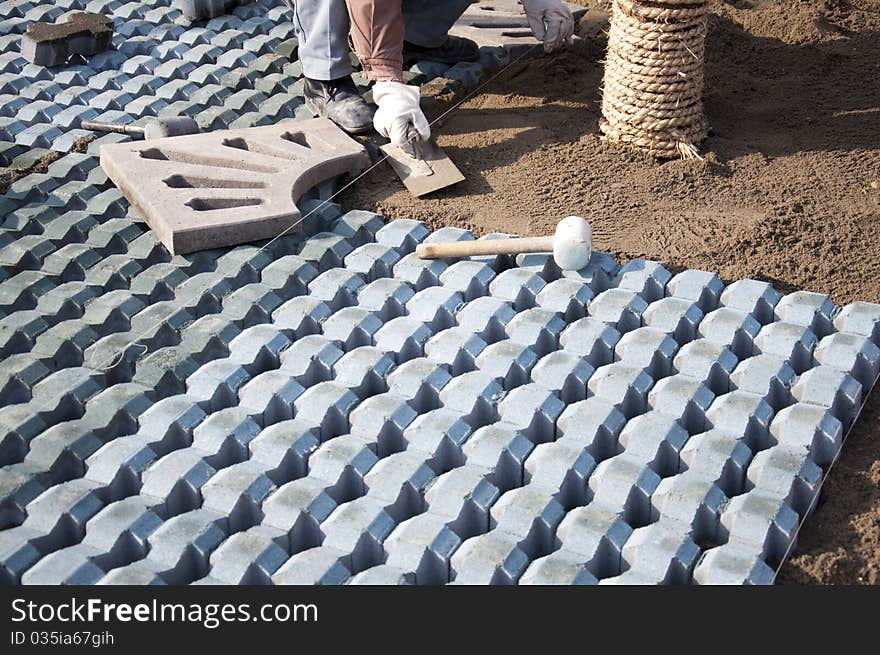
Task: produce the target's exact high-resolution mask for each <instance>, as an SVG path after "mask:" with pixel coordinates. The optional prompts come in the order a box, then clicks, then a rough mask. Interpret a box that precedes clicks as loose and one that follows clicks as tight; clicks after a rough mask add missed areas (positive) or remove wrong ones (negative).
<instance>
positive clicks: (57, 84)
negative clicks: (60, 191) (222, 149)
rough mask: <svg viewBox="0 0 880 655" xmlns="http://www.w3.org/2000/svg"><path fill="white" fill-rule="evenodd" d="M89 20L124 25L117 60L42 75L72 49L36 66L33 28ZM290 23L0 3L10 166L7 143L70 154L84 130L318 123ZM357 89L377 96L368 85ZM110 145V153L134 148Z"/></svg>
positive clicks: (164, 8) (273, 4) (487, 56)
mask: <svg viewBox="0 0 880 655" xmlns="http://www.w3.org/2000/svg"><path fill="white" fill-rule="evenodd" d="M227 4H228V3H227ZM68 5H69V6H68ZM81 11H90V12H95V13H98V14H106V15H107V16H108V17H110V18H114V19H115V26H114V29H115V32H114V34H113V46H114V48H113V49H110V50H106V51H104V52H100V53H99V54H95V55H94V56H90V57H87V58H84V59H79V60H78V59H77V58H76V57H72V58H70V61H69V63H68V64H67V65H64V66H56V67H55V68H47V67H45V66H44V65H40V64H56V63H60V62H61V60H62V59H68V57H67V53H66V51H65V52H60V50H65V47H62V46H63V45H64V44H63V43H62V44H56V45H57V47H56V46H53V47H52V48H50V50H51V53H49V55H51V56H49V55H45V56H44V58H43V59H41V60H40V64H35V63H30V61H29V57H30V55H31V54H32V53H30V52H29V47H30V46H29V45H28V43H29V42H30V40H29V39H28V38H25V37H24V36H23V34H22V33H23V32H24V30H25V28H26V27H28V26H31V25H33V24H34V23H35V22H38V21H47V22H50V23H54V22H55V21H58V20H64V19H65V18H67V17H68V16H74V15H75V14H76V13H77V12H81ZM292 19H293V12H292V11H291V10H290V9H289V8H288V7H287V6H286V5H284V4H283V3H282V2H281V0H277V1H276V0H266V1H265V2H262V3H254V4H245V5H241V6H237V7H234V8H232V10H231V12H230V13H228V14H224V15H220V16H217V17H215V18H213V19H211V20H208V21H206V22H204V21H203V22H200V23H190V22H188V21H187V20H185V19H184V18H183V17H182V16H181V11H180V9H179V8H178V7H176V6H175V5H173V4H172V3H170V2H163V3H156V2H130V3H121V2H118V1H115V2H105V1H99V2H85V1H79V2H67V3H52V2H41V3H34V2H16V1H15V0H7V1H6V2H0V35H5V36H0V158H2V157H3V154H2V151H3V150H4V149H5V148H4V147H3V146H2V143H4V142H5V143H7V144H15V145H18V146H20V147H25V148H39V149H46V150H55V151H61V152H70V151H71V149H73V147H74V146H75V145H76V144H77V142H78V141H79V140H81V139H82V138H84V137H90V136H94V134H93V133H92V132H89V131H87V130H83V129H81V127H80V126H81V123H82V121H84V120H96V121H109V122H136V123H138V124H140V123H143V122H144V121H147V120H149V119H150V118H152V117H156V116H183V115H185V116H190V117H192V118H194V119H195V120H196V121H197V122H198V123H199V126H200V127H201V128H202V129H203V130H220V129H229V128H232V129H237V128H243V127H256V126H262V125H269V124H274V123H275V122H277V121H278V120H280V119H285V118H307V117H311V116H312V114H311V113H310V112H308V110H307V109H306V108H305V105H304V104H303V97H302V93H303V91H302V83H303V82H302V66H301V64H300V63H299V62H298V61H297V60H296V52H297V45H298V44H297V40H296V38H295V32H294V26H293V22H292ZM3 24H5V25H6V27H7V29H3ZM50 27H51V26H50ZM23 39H24V42H23ZM56 50H59V52H56ZM62 55H63V57H62ZM505 58H506V55H505V54H504V51H503V50H502V49H501V48H484V49H483V52H482V61H481V62H479V63H476V64H458V65H456V66H453V67H450V66H448V65H441V64H432V63H420V64H416V65H415V66H413V68H412V70H411V71H408V72H407V79H408V81H411V82H414V83H420V82H422V81H426V80H428V79H431V78H434V77H437V76H439V75H445V76H447V77H449V78H451V79H454V80H458V81H460V82H461V83H463V84H467V85H473V84H475V83H476V82H477V81H478V80H479V79H480V77H481V76H482V74H483V71H484V69H485V68H486V67H492V66H496V65H498V64H499V63H501V62H503V61H504V60H505ZM30 59H32V57H30ZM50 60H51V61H50ZM355 80H356V82H357V83H358V84H359V85H360V87H361V88H362V89H363V91H364V93H365V94H366V93H368V82H367V80H366V79H364V78H363V77H362V76H360V75H359V74H356V75H355ZM367 97H368V99H369V96H367ZM108 136H109V138H107V137H105V142H114V141H119V140H126V139H129V138H130V137H127V136H125V135H118V134H114V135H108ZM13 158H14V156H13V157H10V158H9V159H13ZM0 163H2V162H0ZM5 165H7V166H8V165H10V164H9V163H7V164H5Z"/></svg>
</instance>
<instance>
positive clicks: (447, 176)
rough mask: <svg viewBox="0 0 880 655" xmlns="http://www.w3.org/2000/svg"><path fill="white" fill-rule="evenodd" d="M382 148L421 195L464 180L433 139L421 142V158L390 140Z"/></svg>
mask: <svg viewBox="0 0 880 655" xmlns="http://www.w3.org/2000/svg"><path fill="white" fill-rule="evenodd" d="M381 149H382V152H383V153H385V155H387V156H388V161H389V163H390V164H391V168H393V169H394V172H395V173H397V175H398V176H400V179H401V180H403V183H404V185H405V186H406V188H407V189H408V190H409V192H410V193H411V194H413V195H414V196H415V197H417V198H418V197H420V196H423V195H425V194H428V193H431V192H432V191H437V190H438V189H445V188H446V187H448V186H452V185H453V184H457V183H458V182H461V181H462V180H464V175H462V174H461V171H460V170H458V167H456V165H455V164H454V163H452V160H451V159H450V158H449V157H448V156H447V155H446V153H445V152H443V150H442V149H441V148H440V147H439V146H438V145H437V144H436V143H435V142H434V140H433V139H431V140H429V141H426V142H423V143H421V144H420V149H421V150H420V154H421V155H422V158H421V159H416V158H415V157H412V156H411V155H408V154H407V153H405V152H404V151H403V150H401V149H400V148H398V147H397V146H395V145H392V144H390V143H388V144H386V145H384V146H382V148H381Z"/></svg>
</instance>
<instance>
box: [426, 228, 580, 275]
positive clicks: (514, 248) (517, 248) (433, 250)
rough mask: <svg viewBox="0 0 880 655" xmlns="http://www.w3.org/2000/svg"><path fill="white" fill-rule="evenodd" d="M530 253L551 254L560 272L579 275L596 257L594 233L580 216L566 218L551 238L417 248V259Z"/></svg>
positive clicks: (459, 243)
mask: <svg viewBox="0 0 880 655" xmlns="http://www.w3.org/2000/svg"><path fill="white" fill-rule="evenodd" d="M528 252H552V253H553V259H554V260H555V261H556V265H557V266H559V268H561V269H562V270H564V271H579V270H580V269H582V268H583V267H584V266H586V265H587V262H589V261H590V255H591V254H592V253H593V231H592V229H590V224H589V223H587V221H586V220H585V219H583V218H581V217H580V216H566V217H565V218H563V219H562V220H561V221H559V224H558V225H557V226H556V233H555V234H554V235H553V236H552V237H526V238H523V239H480V240H479V241H452V242H449V243H422V244H419V245H418V246H417V247H416V255H418V256H419V257H421V258H422V259H443V258H445V257H473V256H475V255H519V254H521V253H528Z"/></svg>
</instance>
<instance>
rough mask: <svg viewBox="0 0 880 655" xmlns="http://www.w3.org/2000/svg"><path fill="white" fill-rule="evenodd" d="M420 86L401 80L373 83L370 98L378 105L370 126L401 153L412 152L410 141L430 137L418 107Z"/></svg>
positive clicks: (427, 126)
mask: <svg viewBox="0 0 880 655" xmlns="http://www.w3.org/2000/svg"><path fill="white" fill-rule="evenodd" d="M420 97H421V94H420V93H419V87H417V86H412V85H410V84H401V83H400V82H376V84H374V85H373V100H375V101H376V104H377V105H379V109H377V110H376V114H375V115H374V116H373V127H375V128H376V131H377V132H378V133H379V134H381V135H382V136H384V137H386V138H388V139H391V143H393V144H394V145H396V146H397V147H398V148H401V149H402V150H403V151H404V152H407V153H409V154H415V153H414V151H413V150H414V149H413V141H419V140H421V141H427V140H428V139H430V138H431V126H430V125H428V119H427V118H425V115H424V114H423V113H422V108H421V107H420V106H419V99H420Z"/></svg>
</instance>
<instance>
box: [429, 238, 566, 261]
mask: <svg viewBox="0 0 880 655" xmlns="http://www.w3.org/2000/svg"><path fill="white" fill-rule="evenodd" d="M553 240H554V237H526V238H523V239H480V240H478V241H450V242H448V243H420V244H419V245H418V246H416V255H417V256H419V257H421V258H422V259H443V258H445V257H473V256H475V255H519V254H521V253H527V252H553Z"/></svg>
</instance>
